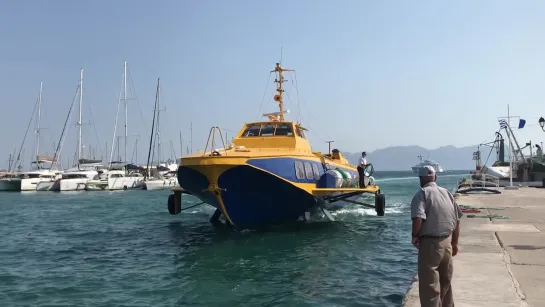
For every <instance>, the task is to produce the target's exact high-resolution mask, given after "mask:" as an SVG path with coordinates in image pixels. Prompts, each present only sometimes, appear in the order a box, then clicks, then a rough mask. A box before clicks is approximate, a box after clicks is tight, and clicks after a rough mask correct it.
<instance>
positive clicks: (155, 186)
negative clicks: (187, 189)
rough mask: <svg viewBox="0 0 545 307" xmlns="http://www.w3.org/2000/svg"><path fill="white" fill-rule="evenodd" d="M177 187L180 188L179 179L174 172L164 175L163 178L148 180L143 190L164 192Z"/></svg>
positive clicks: (145, 181)
mask: <svg viewBox="0 0 545 307" xmlns="http://www.w3.org/2000/svg"><path fill="white" fill-rule="evenodd" d="M176 186H178V178H176V172H175V171H174V172H168V173H167V174H165V175H163V178H159V179H158V178H146V179H145V180H144V184H143V185H142V188H143V189H144V190H164V189H172V188H174V187H176Z"/></svg>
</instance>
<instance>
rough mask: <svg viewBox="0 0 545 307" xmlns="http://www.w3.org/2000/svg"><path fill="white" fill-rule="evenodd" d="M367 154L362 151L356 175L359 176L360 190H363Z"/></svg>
mask: <svg viewBox="0 0 545 307" xmlns="http://www.w3.org/2000/svg"><path fill="white" fill-rule="evenodd" d="M366 157H367V153H366V152H365V151H364V152H362V153H361V158H360V163H359V164H358V174H359V176H360V188H365V181H363V179H364V178H365V172H364V170H365V167H367V158H366Z"/></svg>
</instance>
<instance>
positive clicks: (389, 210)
mask: <svg viewBox="0 0 545 307" xmlns="http://www.w3.org/2000/svg"><path fill="white" fill-rule="evenodd" d="M402 212H403V211H402V210H401V204H386V210H384V214H385V215H388V214H399V213H402ZM331 214H332V215H333V216H338V215H341V216H342V215H360V216H364V215H377V213H376V211H375V209H372V208H362V207H352V206H350V207H348V206H347V207H345V208H342V209H339V210H335V211H333V212H331Z"/></svg>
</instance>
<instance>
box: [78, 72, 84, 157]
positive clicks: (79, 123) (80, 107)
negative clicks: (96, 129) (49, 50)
mask: <svg viewBox="0 0 545 307" xmlns="http://www.w3.org/2000/svg"><path fill="white" fill-rule="evenodd" d="M82 107H83V68H81V69H80V77H79V117H78V163H77V165H78V166H79V161H80V160H81V125H82V121H81V113H82Z"/></svg>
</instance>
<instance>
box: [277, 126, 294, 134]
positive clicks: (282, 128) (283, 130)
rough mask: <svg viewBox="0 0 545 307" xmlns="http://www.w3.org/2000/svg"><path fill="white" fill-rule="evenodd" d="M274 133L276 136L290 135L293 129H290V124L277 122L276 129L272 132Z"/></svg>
mask: <svg viewBox="0 0 545 307" xmlns="http://www.w3.org/2000/svg"><path fill="white" fill-rule="evenodd" d="M274 135H277V136H286V135H287V136H292V135H293V130H292V129H291V125H286V124H279V125H278V126H276V131H275V132H274Z"/></svg>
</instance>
